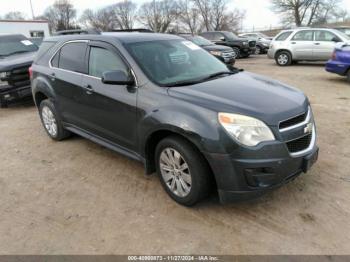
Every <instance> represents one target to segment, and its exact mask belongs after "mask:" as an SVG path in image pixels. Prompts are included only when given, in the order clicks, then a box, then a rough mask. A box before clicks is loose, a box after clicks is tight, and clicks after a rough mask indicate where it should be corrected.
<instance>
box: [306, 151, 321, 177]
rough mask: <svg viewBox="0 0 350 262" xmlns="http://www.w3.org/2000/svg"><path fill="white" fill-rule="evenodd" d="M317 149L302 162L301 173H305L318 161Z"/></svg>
mask: <svg viewBox="0 0 350 262" xmlns="http://www.w3.org/2000/svg"><path fill="white" fill-rule="evenodd" d="M318 151H319V150H318V149H317V151H316V152H315V153H313V154H312V155H309V156H306V157H305V158H304V160H303V167H302V169H303V172H304V173H307V172H308V171H309V170H310V169H311V167H312V166H313V165H314V164H315V163H316V162H317V160H318Z"/></svg>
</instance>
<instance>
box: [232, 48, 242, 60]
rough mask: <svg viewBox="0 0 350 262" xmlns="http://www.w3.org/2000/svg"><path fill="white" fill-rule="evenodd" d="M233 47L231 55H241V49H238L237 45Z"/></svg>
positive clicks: (235, 57)
mask: <svg viewBox="0 0 350 262" xmlns="http://www.w3.org/2000/svg"><path fill="white" fill-rule="evenodd" d="M232 49H233V57H234V59H238V58H240V57H241V50H239V48H237V47H232Z"/></svg>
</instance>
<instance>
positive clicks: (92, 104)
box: [81, 41, 137, 151]
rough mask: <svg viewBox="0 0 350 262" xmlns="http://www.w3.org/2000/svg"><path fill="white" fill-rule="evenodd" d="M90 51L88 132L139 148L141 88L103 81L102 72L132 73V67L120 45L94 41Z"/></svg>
mask: <svg viewBox="0 0 350 262" xmlns="http://www.w3.org/2000/svg"><path fill="white" fill-rule="evenodd" d="M88 54H89V55H88V74H87V75H84V76H83V87H84V88H85V91H86V92H85V94H84V96H83V97H82V99H81V103H83V104H84V105H85V106H86V108H88V112H87V113H86V114H85V115H84V118H85V122H86V123H88V130H87V131H90V132H91V133H93V134H95V135H97V136H99V137H100V138H103V139H106V140H109V141H111V142H114V143H116V144H118V145H119V146H122V147H123V148H124V149H129V150H133V151H135V150H136V145H137V123H136V99H137V87H136V86H132V87H131V86H125V85H109V84H104V83H102V81H101V78H102V74H103V73H104V72H108V71H115V70H122V71H124V72H125V73H126V74H128V75H130V74H131V70H130V67H129V66H128V65H127V63H126V62H125V60H124V59H123V58H122V56H121V55H120V53H119V52H118V50H117V48H116V47H114V46H112V45H110V44H107V43H102V42H98V41H96V42H93V41H91V42H90V43H89V48H88Z"/></svg>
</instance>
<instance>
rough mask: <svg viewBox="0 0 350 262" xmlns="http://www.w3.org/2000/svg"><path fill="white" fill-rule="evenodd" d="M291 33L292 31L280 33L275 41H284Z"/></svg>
mask: <svg viewBox="0 0 350 262" xmlns="http://www.w3.org/2000/svg"><path fill="white" fill-rule="evenodd" d="M292 33H293V32H292V31H288V32H284V33H281V34H280V35H279V36H277V37H276V39H275V41H285V40H287V38H288V37H289V36H290V35H291V34H292Z"/></svg>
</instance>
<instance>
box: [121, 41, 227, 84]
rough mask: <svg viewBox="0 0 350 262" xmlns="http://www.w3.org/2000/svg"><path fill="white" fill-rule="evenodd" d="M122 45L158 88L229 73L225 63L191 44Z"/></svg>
mask: <svg viewBox="0 0 350 262" xmlns="http://www.w3.org/2000/svg"><path fill="white" fill-rule="evenodd" d="M125 46H126V48H127V50H128V51H129V53H130V54H131V55H132V56H133V58H134V59H135V60H136V62H137V63H138V65H139V66H140V67H141V69H142V70H143V71H144V73H145V74H146V75H147V77H149V78H150V80H152V81H153V82H155V83H157V84H158V85H161V86H174V85H177V84H179V83H186V82H187V83H188V84H191V83H190V82H196V81H198V82H199V81H201V80H203V79H205V78H207V77H209V76H210V75H213V74H217V73H220V72H227V73H230V70H229V69H228V68H227V66H226V65H225V64H224V63H222V62H221V61H219V60H218V59H217V58H215V57H214V56H212V55H210V54H209V53H208V52H207V51H205V50H203V49H202V48H200V47H199V46H197V45H195V44H194V43H192V42H190V41H186V40H159V41H150V42H137V43H129V44H125ZM192 84H194V83H192Z"/></svg>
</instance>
